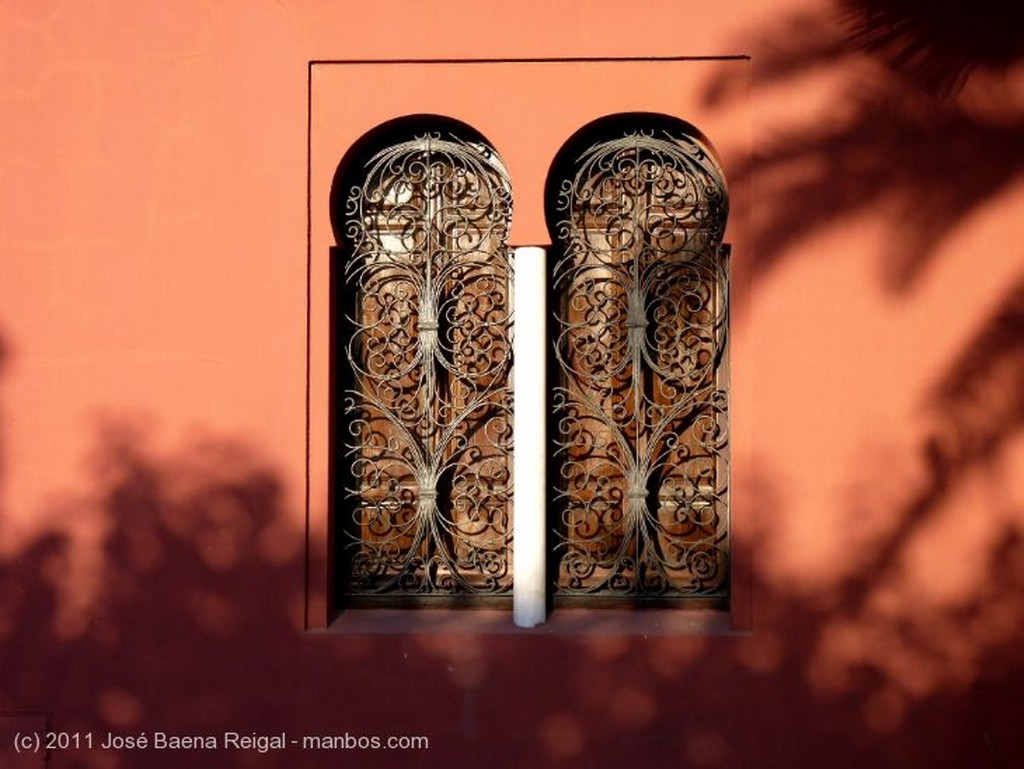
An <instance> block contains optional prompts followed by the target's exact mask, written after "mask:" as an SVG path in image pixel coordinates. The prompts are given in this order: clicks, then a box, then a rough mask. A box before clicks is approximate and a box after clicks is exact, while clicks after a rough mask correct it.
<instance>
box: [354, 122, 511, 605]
mask: <svg viewBox="0 0 1024 769" xmlns="http://www.w3.org/2000/svg"><path fill="white" fill-rule="evenodd" d="M511 206H512V200H511V194H510V191H509V184H508V181H507V178H506V175H505V172H504V169H503V168H502V166H501V165H500V163H499V161H498V159H497V158H496V157H495V155H494V154H493V153H492V152H491V151H490V150H489V149H488V148H486V147H485V146H483V145H481V144H477V143H468V142H463V141H461V140H458V139H455V138H441V136H440V135H438V134H432V135H427V136H423V137H420V138H417V139H415V140H412V141H408V142H404V143H401V144H396V145H393V146H391V147H389V148H387V149H386V150H384V151H382V152H380V153H378V154H377V155H375V156H374V157H373V158H371V159H370V161H369V162H368V163H367V167H366V172H365V177H364V181H363V182H362V184H361V185H359V186H356V187H353V188H352V189H351V191H350V193H349V195H348V199H347V205H346V227H345V234H346V237H347V239H348V241H349V243H350V244H351V245H352V250H351V257H350V258H349V259H348V261H347V262H346V264H345V267H344V274H345V279H346V282H347V284H348V285H349V287H350V289H353V293H354V296H355V301H354V304H355V306H354V312H353V314H352V316H351V317H350V318H349V319H348V320H349V322H350V323H351V326H352V328H353V329H354V331H353V333H352V334H351V337H350V338H349V339H348V340H346V342H345V344H344V354H345V356H346V357H347V364H348V366H349V367H350V369H351V374H352V380H353V385H354V386H352V388H351V389H349V390H347V391H346V392H345V394H344V408H345V411H346V417H347V420H346V430H347V435H346V438H345V446H344V449H343V450H344V452H345V454H346V456H347V457H348V459H347V460H346V461H347V462H348V464H349V467H350V477H351V478H352V479H354V484H353V487H352V488H348V489H347V490H346V492H347V495H348V496H349V499H350V500H352V501H353V502H352V503H350V505H349V506H348V509H349V510H350V515H351V520H350V529H349V533H350V535H351V539H350V541H349V543H348V544H347V546H346V550H347V560H348V563H349V565H350V566H349V575H348V578H347V579H348V584H347V586H346V587H347V590H348V592H349V594H350V595H376V594H381V593H389V594H393V593H399V594H415V595H437V594H441V595H445V594H496V593H502V592H507V591H508V590H509V589H510V587H511V552H510V543H511V520H510V494H511V484H510V456H509V452H510V449H511V405H512V403H511V401H512V395H511V391H510V388H509V385H508V376H509V368H510V364H511V360H510V356H511V347H510V339H509V325H510V297H509V277H510V264H509V258H508V250H507V246H506V238H507V231H508V226H509V221H510V215H511Z"/></svg>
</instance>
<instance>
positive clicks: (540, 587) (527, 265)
mask: <svg viewBox="0 0 1024 769" xmlns="http://www.w3.org/2000/svg"><path fill="white" fill-rule="evenodd" d="M513 275H514V277H513V283H512V290H513V301H514V302H515V304H514V308H515V309H514V312H515V325H514V327H513V340H512V354H513V368H512V392H513V397H514V399H515V401H514V408H515V411H514V413H513V421H512V425H513V447H514V448H513V459H512V473H513V478H514V482H515V495H514V497H513V502H512V510H513V518H512V520H513V522H514V523H513V526H514V528H513V540H512V570H513V571H512V575H513V579H512V586H513V587H512V590H513V596H512V619H513V622H515V624H516V625H518V626H519V627H533V626H534V625H538V624H540V623H542V622H543V621H544V620H545V614H546V606H545V575H546V573H547V572H546V561H547V542H546V536H545V534H546V528H547V506H546V497H547V494H546V491H547V479H546V477H545V468H546V465H547V460H546V457H547V421H548V414H547V407H546V404H547V392H546V390H545V387H546V382H547V377H546V372H545V368H546V360H547V344H548V342H547V330H546V327H547V311H548V310H547V259H546V255H545V253H544V249H543V248H538V247H536V246H525V247H522V248H517V249H515V252H514V263H513Z"/></svg>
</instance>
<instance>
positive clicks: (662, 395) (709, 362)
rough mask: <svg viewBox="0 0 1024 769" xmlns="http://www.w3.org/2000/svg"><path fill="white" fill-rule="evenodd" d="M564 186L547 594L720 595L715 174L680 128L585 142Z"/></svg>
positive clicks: (723, 530)
mask: <svg viewBox="0 0 1024 769" xmlns="http://www.w3.org/2000/svg"><path fill="white" fill-rule="evenodd" d="M567 176H571V178H564V179H563V180H562V182H561V186H560V188H559V193H558V201H557V205H556V209H557V211H558V213H559V221H558V225H557V232H558V236H559V239H560V241H561V244H562V247H563V250H562V254H561V257H560V259H559V260H558V261H557V262H556V264H555V266H554V286H555V291H556V295H557V296H559V297H561V303H560V305H559V306H558V307H557V309H556V315H557V324H556V336H557V338H556V340H555V350H556V353H555V354H556V358H557V361H558V364H559V369H560V376H561V378H562V382H561V386H559V387H557V388H556V391H555V411H556V418H557V428H558V429H557V435H558V441H559V445H558V455H559V460H560V462H559V465H560V478H559V486H558V489H557V492H556V507H557V509H558V510H559V516H560V520H559V527H558V528H559V532H558V537H559V541H558V545H557V551H558V554H559V563H558V568H557V578H556V579H557V584H556V592H557V593H558V594H562V595H584V594H585V595H602V596H605V595H622V596H629V597H632V598H647V597H651V598H665V597H689V596H722V595H724V594H725V591H726V589H727V577H728V565H727V559H728V539H727V529H728V508H727V499H726V495H727V475H728V474H727V468H726V461H727V444H728V432H727V414H728V409H727V406H728V397H727V391H726V389H725V385H724V381H723V380H724V372H723V365H724V354H725V343H726V329H727V316H728V280H727V278H728V271H727V266H726V253H725V247H723V246H722V245H721V240H722V235H723V233H724V230H725V223H726V216H727V213H728V198H727V194H726V190H725V183H724V180H723V177H722V174H721V171H720V170H719V168H718V166H717V164H716V163H715V161H714V160H713V159H712V158H711V156H710V155H709V153H708V152H707V151H706V150H705V149H704V147H703V146H702V145H701V144H700V143H699V142H697V141H696V140H694V139H693V138H691V137H689V136H687V135H684V134H682V133H678V134H672V135H670V134H669V133H659V134H657V135H655V133H654V132H645V131H636V132H630V133H627V134H626V135H624V136H621V137H619V138H614V139H611V140H606V141H601V142H598V143H596V144H593V145H591V146H590V147H589V148H588V149H587V150H586V151H585V152H583V153H582V154H581V155H580V156H579V158H578V159H577V161H576V162H575V164H574V166H573V171H572V173H571V174H567Z"/></svg>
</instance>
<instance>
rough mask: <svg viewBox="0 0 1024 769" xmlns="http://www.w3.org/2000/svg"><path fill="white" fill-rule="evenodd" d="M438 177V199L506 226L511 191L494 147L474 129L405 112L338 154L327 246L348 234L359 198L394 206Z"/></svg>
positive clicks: (421, 192)
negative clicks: (477, 210) (442, 187)
mask: <svg viewBox="0 0 1024 769" xmlns="http://www.w3.org/2000/svg"><path fill="white" fill-rule="evenodd" d="M439 172H440V173H443V175H444V177H445V181H446V183H447V188H446V190H445V191H444V192H443V194H442V193H441V192H440V191H439V192H436V193H433V194H434V195H435V197H436V196H437V195H438V194H441V195H442V196H443V197H446V198H447V203H448V205H449V206H451V207H459V208H462V209H464V210H465V211H472V209H473V208H479V207H481V206H483V207H485V208H486V209H487V214H488V216H490V218H491V219H493V220H494V221H495V222H503V223H504V226H505V227H506V228H507V226H508V224H509V220H510V219H511V211H512V186H511V182H510V180H509V174H508V171H507V170H506V168H505V165H504V163H503V162H502V160H501V158H500V156H499V155H498V152H497V151H496V150H495V148H494V146H493V145H492V144H491V143H490V142H489V141H488V140H487V139H486V138H485V137H484V136H483V135H482V134H481V133H480V132H479V131H477V130H476V129H474V128H472V127H471V126H468V125H466V124H465V123H462V122H460V121H458V120H455V119H452V118H448V117H443V116H440V115H409V116H406V117H401V118H396V119H394V120H390V121H388V122H386V123H383V124H381V125H379V126H377V127H375V128H373V129H372V130H370V131H368V132H367V133H366V134H364V135H363V136H362V137H361V138H360V139H358V140H357V141H356V142H355V143H354V144H353V145H352V147H351V148H350V149H349V150H348V152H346V153H345V155H344V157H343V158H342V159H341V162H340V163H339V164H338V166H337V169H336V170H335V173H334V180H333V183H332V185H331V196H330V213H331V227H332V230H333V232H334V239H335V242H336V243H337V244H339V245H341V244H342V243H343V241H344V240H345V239H346V237H347V236H348V235H349V234H350V233H348V232H347V229H348V224H349V223H350V222H351V220H352V218H353V216H355V215H356V214H357V211H356V209H355V206H356V205H357V202H358V201H360V200H364V201H373V203H374V204H376V205H383V206H387V207H395V206H398V207H401V206H402V205H404V204H407V203H408V202H409V201H410V199H411V198H412V197H413V196H414V195H420V196H422V195H424V194H428V195H429V194H431V193H430V192H429V191H426V188H428V187H429V186H430V184H431V182H432V180H436V179H437V177H438V173H439Z"/></svg>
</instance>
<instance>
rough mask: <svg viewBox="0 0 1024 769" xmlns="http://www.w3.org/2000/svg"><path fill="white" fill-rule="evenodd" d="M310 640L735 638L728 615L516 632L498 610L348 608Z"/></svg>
mask: <svg viewBox="0 0 1024 769" xmlns="http://www.w3.org/2000/svg"><path fill="white" fill-rule="evenodd" d="M311 632H312V634H315V635H341V636H354V635H523V636H559V637H573V636H640V637H649V636H694V635H702V636H735V635H748V634H749V631H746V630H737V629H736V628H735V627H734V622H733V617H732V615H731V614H730V612H728V611H724V610H715V609H641V610H633V609H600V608H557V609H555V610H554V611H553V612H551V613H550V614H549V615H548V619H547V621H546V622H544V623H543V624H541V625H537V626H536V627H532V628H520V627H516V626H515V625H514V624H513V623H512V612H510V611H507V610H500V609H472V610H465V609H443V608H441V609H410V610H403V609H349V610H346V611H344V612H342V613H341V614H340V615H339V616H338V617H337V618H335V619H334V621H333V622H331V623H330V625H329V626H328V627H327V628H326V629H325V630H315V631H311Z"/></svg>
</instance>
